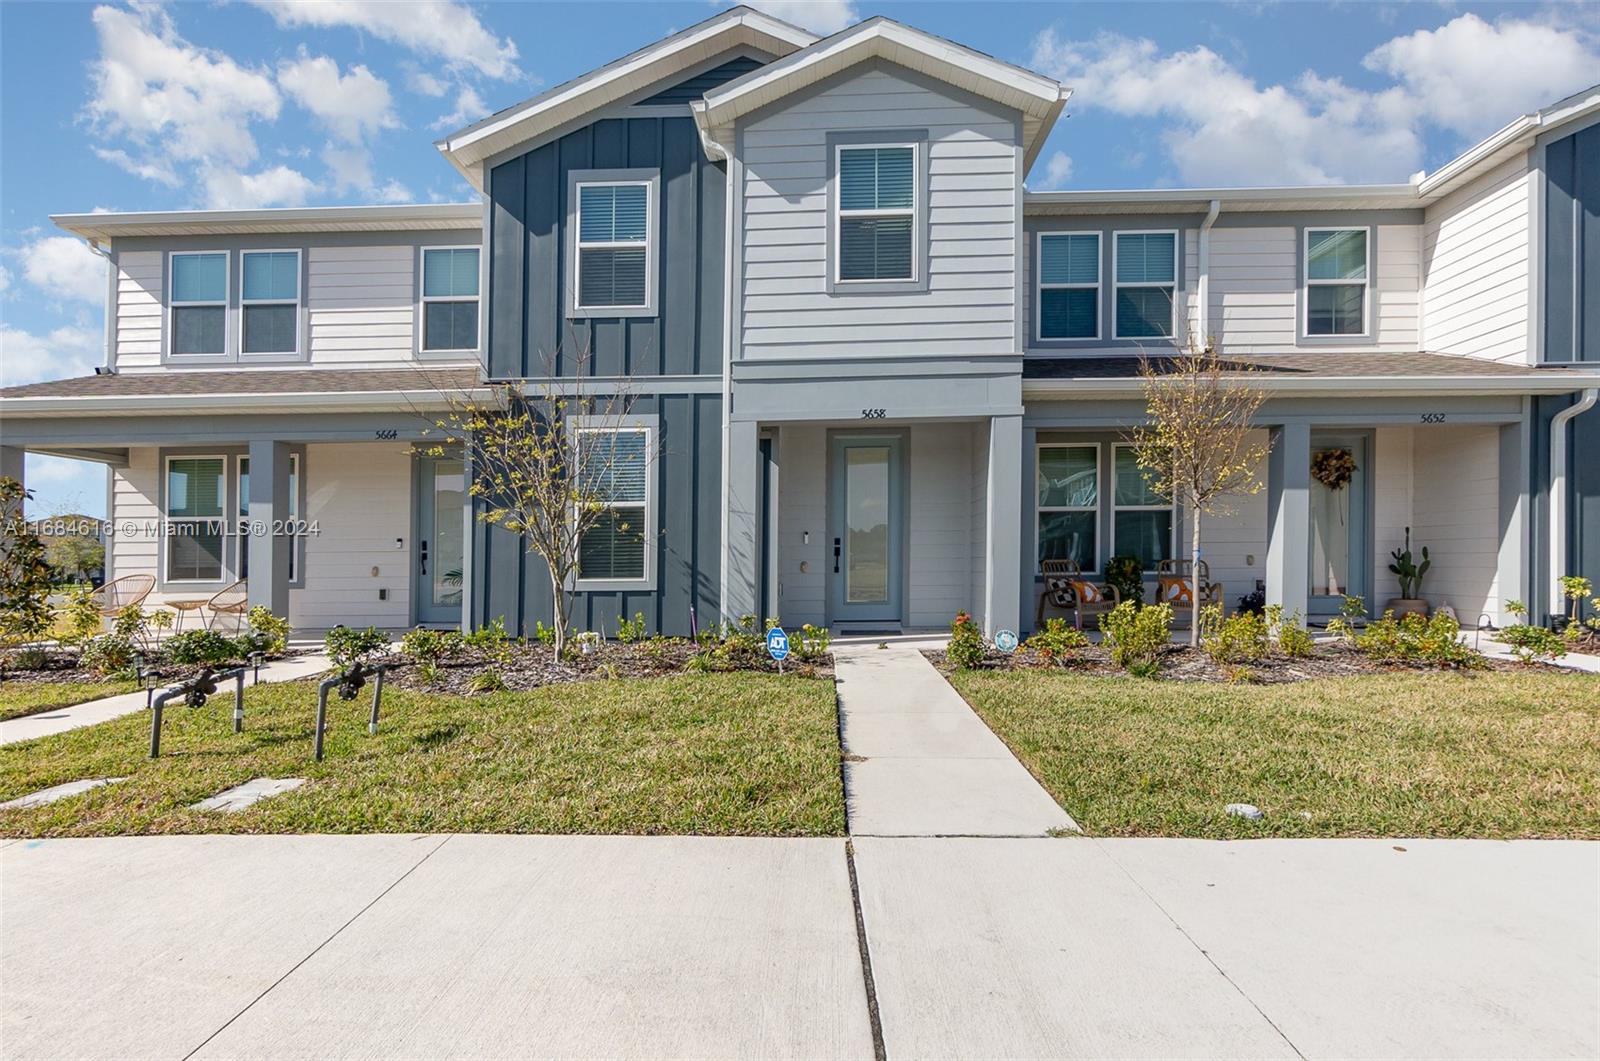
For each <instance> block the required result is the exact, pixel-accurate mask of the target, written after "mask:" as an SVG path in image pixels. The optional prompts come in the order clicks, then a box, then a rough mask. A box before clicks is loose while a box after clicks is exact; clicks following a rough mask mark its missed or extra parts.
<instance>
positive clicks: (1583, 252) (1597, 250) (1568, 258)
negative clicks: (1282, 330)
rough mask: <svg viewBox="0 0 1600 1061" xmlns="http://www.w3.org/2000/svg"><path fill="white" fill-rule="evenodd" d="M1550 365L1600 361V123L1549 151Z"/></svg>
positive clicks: (1547, 331) (1547, 348)
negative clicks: (1561, 362) (1554, 363)
mask: <svg viewBox="0 0 1600 1061" xmlns="http://www.w3.org/2000/svg"><path fill="white" fill-rule="evenodd" d="M1545 174H1546V180H1547V183H1546V185H1545V240H1544V255H1545V260H1544V277H1545V281H1544V300H1545V301H1544V319H1545V343H1544V351H1545V353H1544V357H1545V360H1546V361H1600V309H1597V308H1596V307H1600V125H1591V126H1589V127H1588V128H1587V129H1582V130H1580V131H1578V132H1576V133H1573V134H1572V135H1571V136H1565V137H1562V138H1561V139H1560V140H1556V141H1554V142H1553V143H1551V144H1550V145H1549V146H1548V147H1547V148H1546V149H1545Z"/></svg>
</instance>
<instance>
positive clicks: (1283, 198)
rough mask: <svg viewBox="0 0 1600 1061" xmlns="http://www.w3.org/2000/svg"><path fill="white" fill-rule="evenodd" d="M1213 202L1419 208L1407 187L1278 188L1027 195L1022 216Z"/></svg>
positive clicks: (1184, 207) (1203, 206)
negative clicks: (1026, 214)
mask: <svg viewBox="0 0 1600 1061" xmlns="http://www.w3.org/2000/svg"><path fill="white" fill-rule="evenodd" d="M1213 201H1219V202H1221V203H1223V204H1224V205H1226V206H1228V207H1231V208H1232V209H1234V210H1240V209H1263V210H1270V209H1303V208H1305V207H1306V206H1307V204H1315V205H1322V204H1330V205H1332V204H1345V205H1348V206H1351V207H1358V208H1367V209H1373V208H1377V207H1379V206H1392V207H1397V208H1401V209H1404V208H1406V207H1415V206H1417V205H1419V203H1418V200H1417V189H1416V186H1415V185H1411V184H1356V185H1340V184H1329V185H1314V186H1309V187H1306V186H1295V187H1278V188H1128V189H1106V190H1096V191H1050V192H1034V191H1028V192H1026V193H1025V196H1024V199H1023V210H1024V212H1025V213H1028V214H1033V215H1047V214H1055V213H1073V212H1085V211H1086V210H1089V211H1093V210H1115V209H1117V208H1121V209H1124V210H1140V211H1157V212H1171V213H1183V212H1193V213H1200V214H1203V213H1206V212H1207V211H1208V210H1209V209H1210V207H1211V203H1212V202H1213Z"/></svg>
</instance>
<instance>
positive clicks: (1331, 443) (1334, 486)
mask: <svg viewBox="0 0 1600 1061" xmlns="http://www.w3.org/2000/svg"><path fill="white" fill-rule="evenodd" d="M1368 453H1369V447H1368V445H1367V438H1366V437H1365V436H1364V435H1356V434H1345V435H1336V434H1324V433H1321V432H1315V431H1314V432H1312V434H1311V490H1310V494H1311V533H1310V535H1309V537H1310V552H1311V556H1310V564H1311V568H1310V575H1311V583H1310V585H1311V595H1310V599H1309V602H1308V609H1309V610H1310V612H1311V613H1312V614H1313V615H1333V614H1337V613H1338V611H1339V609H1340V607H1341V606H1343V604H1344V598H1345V597H1346V596H1352V597H1365V596H1367V595H1368V592H1367V586H1368V570H1369V567H1370V564H1371V560H1372V557H1371V555H1370V549H1369V547H1368V544H1367V543H1368V541H1369V538H1368V535H1367V523H1368V512H1369V504H1370V502H1369V499H1368V496H1367V490H1368V483H1369V482H1370V481H1371V476H1369V475H1368V471H1367V461H1368V459H1369V458H1368Z"/></svg>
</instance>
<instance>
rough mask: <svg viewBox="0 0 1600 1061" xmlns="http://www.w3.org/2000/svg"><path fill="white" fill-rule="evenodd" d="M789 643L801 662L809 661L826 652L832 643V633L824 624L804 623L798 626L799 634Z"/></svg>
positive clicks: (818, 657) (824, 654)
mask: <svg viewBox="0 0 1600 1061" xmlns="http://www.w3.org/2000/svg"><path fill="white" fill-rule="evenodd" d="M789 643H790V645H791V646H792V647H793V648H794V654H795V655H796V656H798V657H800V660H801V662H803V663H811V662H814V661H815V660H819V659H821V658H822V657H823V656H826V655H827V654H828V648H829V646H831V645H832V644H833V634H832V632H831V631H829V629H828V628H827V627H826V626H813V625H812V624H811V623H806V624H805V625H804V626H802V627H800V636H799V637H797V638H794V639H792V640H791V641H790V642H789Z"/></svg>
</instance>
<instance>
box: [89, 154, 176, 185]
mask: <svg viewBox="0 0 1600 1061" xmlns="http://www.w3.org/2000/svg"><path fill="white" fill-rule="evenodd" d="M94 153H95V154H97V155H99V156H100V157H101V158H103V159H104V160H105V161H107V162H109V163H111V164H112V165H113V166H117V167H119V168H121V169H125V170H127V171H128V172H129V173H131V174H133V175H134V176H135V177H143V178H144V179H145V180H147V181H153V182H155V183H156V184H165V185H166V186H167V187H169V188H176V187H178V185H180V184H182V183H183V178H182V177H180V176H178V172H177V170H175V169H173V168H172V163H171V162H170V161H169V160H167V159H162V158H152V159H137V158H134V157H133V156H132V155H130V154H128V153H127V152H126V151H124V150H122V149H121V148H120V147H118V148H105V147H97V148H95V149H94Z"/></svg>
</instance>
